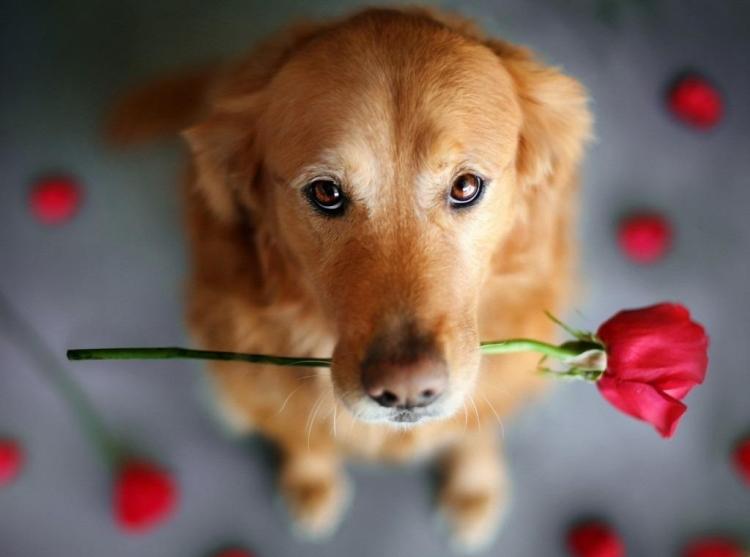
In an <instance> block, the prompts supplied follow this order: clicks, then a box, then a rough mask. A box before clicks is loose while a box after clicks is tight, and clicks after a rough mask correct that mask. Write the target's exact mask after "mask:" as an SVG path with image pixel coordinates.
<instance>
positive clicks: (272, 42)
mask: <svg viewBox="0 0 750 557" xmlns="http://www.w3.org/2000/svg"><path fill="white" fill-rule="evenodd" d="M326 27H327V25H322V24H317V23H300V24H297V25H293V26H291V27H289V28H288V29H286V30H285V31H283V32H281V33H279V34H277V35H276V36H274V37H272V38H271V39H269V40H266V41H264V42H262V43H260V44H258V45H257V46H256V48H255V49H254V51H253V52H251V53H250V55H249V56H248V57H247V58H246V59H244V60H243V61H241V62H240V63H238V64H235V65H233V66H230V67H227V68H226V69H225V70H224V71H223V72H221V73H222V76H221V77H220V78H218V79H217V82H216V83H214V84H213V86H212V87H211V90H210V91H209V93H208V95H209V97H210V98H209V99H208V104H209V109H208V110H207V116H206V118H205V120H203V121H202V122H200V123H198V124H196V125H194V126H193V127H191V128H189V129H187V130H185V131H184V132H183V133H182V136H183V137H184V138H185V140H186V141H187V143H188V145H189V146H190V149H191V151H192V153H193V157H194V161H195V164H194V168H195V171H196V173H197V176H196V184H197V188H198V191H199V192H200V193H201V194H202V195H203V196H204V197H205V200H206V203H207V204H208V206H209V207H210V208H211V210H212V211H213V213H214V214H215V216H216V217H217V218H218V219H220V220H221V221H223V222H228V223H231V222H233V221H234V220H236V219H237V217H238V216H239V212H240V207H239V202H245V203H252V202H253V201H254V200H253V188H257V187H258V184H257V183H255V178H256V171H257V169H258V168H259V166H258V165H259V162H260V158H261V153H260V152H259V151H260V150H259V149H257V148H255V146H254V144H255V122H256V121H257V119H258V117H259V116H260V112H261V110H262V104H263V100H262V99H263V91H264V90H265V87H266V85H267V84H268V83H269V82H270V81H271V79H273V77H274V75H276V73H277V71H278V70H279V68H281V66H283V65H284V63H285V62H286V61H287V60H288V59H289V58H290V56H291V55H292V54H293V53H294V52H295V51H297V50H298V49H299V48H301V47H302V46H303V45H304V44H305V43H307V42H308V41H310V40H312V39H313V38H314V37H315V36H317V35H318V34H319V33H320V32H321V31H322V30H324V29H325V28H326Z"/></svg>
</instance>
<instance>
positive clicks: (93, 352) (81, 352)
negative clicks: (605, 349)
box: [67, 338, 581, 367]
mask: <svg viewBox="0 0 750 557" xmlns="http://www.w3.org/2000/svg"><path fill="white" fill-rule="evenodd" d="M480 350H481V351H482V353H484V354H505V353H509V352H539V353H541V354H544V355H545V356H550V357H552V358H558V359H565V358H570V357H574V356H577V355H578V354H580V353H581V349H580V348H575V347H571V346H565V345H563V346H556V345H554V344H548V343H546V342H541V341H538V340H531V339H526V338H518V339H511V340H500V341H489V342H483V343H481V345H480ZM67 355H68V359H69V360H169V359H190V360H220V361H234V362H248V363H253V364H270V365H277V366H292V367H330V366H331V360H330V359H329V358H293V357H288V356H269V355H266V354H241V353H237V352H219V351H215V350H191V349H189V348H180V347H177V346H170V347H163V348H81V349H77V350H68V353H67Z"/></svg>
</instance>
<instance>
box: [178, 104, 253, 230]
mask: <svg viewBox="0 0 750 557" xmlns="http://www.w3.org/2000/svg"><path fill="white" fill-rule="evenodd" d="M182 136H183V137H184V138H185V140H186V141H187V143H188V145H189V147H190V150H191V151H192V153H193V160H194V169H195V173H196V176H195V182H194V183H195V187H196V188H197V189H198V191H199V192H200V193H201V194H202V196H203V198H204V199H205V201H206V204H207V205H208V207H209V208H210V209H211V211H212V213H213V214H214V216H216V217H217V218H218V219H219V220H220V221H222V222H224V223H226V224H229V223H233V222H235V221H236V220H237V218H238V217H239V205H238V204H239V201H240V196H241V195H242V194H243V193H244V192H243V191H242V190H243V184H246V185H247V188H248V189H249V188H250V187H251V186H252V183H251V182H252V178H253V177H254V173H255V172H254V167H255V163H256V161H255V157H254V154H253V149H252V139H253V131H252V123H251V122H249V121H248V118H247V116H244V117H242V118H240V117H239V116H238V115H234V114H214V115H213V116H211V117H210V118H209V119H208V120H206V121H205V122H203V123H201V124H198V125H196V126H193V127H192V128H189V129H187V130H185V131H183V132H182Z"/></svg>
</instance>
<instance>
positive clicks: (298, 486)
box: [110, 9, 591, 547]
mask: <svg viewBox="0 0 750 557" xmlns="http://www.w3.org/2000/svg"><path fill="white" fill-rule="evenodd" d="M181 86H184V87H185V88H187V89H189V90H187V91H186V94H185V96H182V97H181V96H180V95H178V94H176V92H177V91H179V90H180V89H181ZM165 105H168V106H165ZM188 122H192V123H191V124H190V126H189V129H187V131H185V132H184V136H185V138H186V139H187V141H188V143H189V145H190V147H191V150H192V153H193V158H194V164H193V170H192V173H191V176H190V179H189V181H188V185H187V187H186V190H185V193H186V196H185V197H186V208H187V224H188V229H189V233H190V246H191V252H192V261H193V272H192V276H191V279H190V286H189V323H190V327H191V329H192V331H193V333H194V335H195V337H196V339H197V340H198V341H199V343H200V344H201V345H202V346H203V347H205V348H211V349H221V350H234V351H242V352H264V353H275V354H285V355H298V356H318V357H326V356H330V355H331V354H333V357H334V364H333V367H332V369H331V370H330V371H328V370H320V369H318V370H313V369H307V370H304V369H292V368H278V367H251V366H247V365H243V364H235V363H218V364H212V365H211V366H210V375H211V377H212V379H213V383H214V384H215V387H216V395H217V397H218V399H219V401H220V407H221V408H222V410H223V412H224V413H225V414H226V416H227V418H228V419H229V420H230V421H231V423H232V424H234V426H235V427H236V428H237V429H239V430H240V431H244V432H250V431H258V432H260V433H262V434H263V435H264V436H266V437H268V438H270V439H271V440H273V441H274V443H275V444H276V445H277V446H278V447H279V449H280V451H281V454H282V464H281V470H280V488H281V490H282V492H283V494H284V496H285V498H286V501H287V503H288V507H289V510H290V513H291V515H292V517H293V519H294V521H295V524H296V526H297V527H298V528H299V529H300V530H302V531H304V532H306V533H308V534H313V535H319V534H322V533H325V532H327V531H329V530H330V529H332V528H333V527H334V526H335V525H336V524H337V522H338V520H339V519H340V517H341V514H342V511H343V510H344V503H345V500H346V494H347V487H346V485H347V484H346V480H345V478H344V476H343V472H342V467H341V462H342V458H343V457H344V456H346V455H355V456H359V457H364V458H368V459H387V460H392V461H403V460H409V459H414V458H418V457H423V456H429V455H433V454H437V455H438V456H439V457H440V462H441V463H442V478H443V480H442V487H441V491H440V495H439V505H440V510H441V511H442V513H443V515H444V516H445V518H446V519H447V520H448V523H449V525H450V526H451V529H452V532H453V535H454V537H455V539H456V540H457V541H458V542H460V543H461V544H462V545H463V546H465V547H476V546H478V545H480V544H482V543H485V542H486V541H487V540H488V539H489V537H490V535H491V534H492V532H493V531H494V526H495V524H496V522H497V520H498V517H499V515H500V511H501V510H502V508H503V504H504V498H505V496H506V486H505V479H504V475H503V467H502V462H501V461H500V458H499V454H498V453H499V450H498V447H497V446H496V445H497V424H498V422H499V420H500V419H502V418H503V417H505V416H507V415H508V414H509V413H510V412H511V411H512V410H513V409H514V408H515V407H517V406H518V405H519V404H521V403H522V402H523V401H524V400H526V399H527V398H528V397H529V396H530V395H532V394H533V393H534V392H535V391H536V390H538V389H539V388H540V384H541V381H540V380H539V379H538V378H537V376H536V374H534V373H533V369H534V367H535V364H536V358H535V357H534V356H528V355H513V356H494V357H485V358H481V360H480V355H479V353H478V343H479V340H480V339H481V340H489V339H500V338H508V337H519V336H528V337H534V338H539V339H550V338H551V337H552V336H553V330H552V326H551V324H550V322H549V320H548V319H547V318H546V317H545V316H544V313H543V310H545V309H548V310H551V311H556V312H559V311H561V306H562V303H563V302H564V299H565V296H566V292H567V287H568V282H569V273H570V258H571V253H570V252H571V246H570V244H571V240H570V225H571V220H572V219H573V210H574V207H575V189H576V185H575V182H576V170H577V166H578V164H579V161H580V159H581V156H582V151H583V146H584V144H585V141H586V139H587V138H588V136H589V133H590V125H591V124H590V122H591V118H590V115H589V112H588V110H587V107H586V94H585V91H584V90H583V88H582V87H581V86H580V85H579V84H578V83H577V82H576V81H574V80H573V79H571V78H569V77H567V76H565V75H563V74H561V73H560V72H559V71H557V70H556V69H553V68H549V67H546V66H544V65H542V64H540V63H539V62H538V61H536V59H535V58H534V57H533V56H532V55H531V53H530V52H529V51H527V50H525V49H523V48H519V47H516V46H513V45H511V44H508V43H505V42H502V41H499V40H495V39H488V38H485V37H484V36H483V35H482V34H481V32H480V31H479V30H478V29H477V28H476V27H475V26H473V25H472V24H471V23H469V22H467V21H464V20H462V19H460V18H457V17H455V16H448V15H445V14H441V13H436V12H433V11H427V10H422V9H406V10H392V9H382V10H379V9H371V10H366V11H364V12H361V13H358V14H355V15H354V16H352V17H349V18H346V19H342V20H339V21H335V22H332V23H327V24H320V25H303V26H298V27H295V28H292V29H290V30H288V31H286V32H284V33H282V34H280V35H279V36H277V37H274V38H273V39H272V40H270V41H268V42H266V43H264V44H261V45H260V46H259V47H258V48H256V50H255V51H254V52H253V53H252V54H251V55H250V56H248V57H247V58H246V59H245V60H244V61H242V62H240V63H238V64H234V65H231V66H228V67H226V68H217V69H212V70H208V71H202V72H196V73H194V74H191V75H189V76H186V77H185V81H184V82H182V83H181V82H180V81H179V79H177V80H166V81H163V82H161V83H158V84H155V85H153V86H150V87H148V88H146V89H143V90H141V91H138V92H136V93H135V94H133V95H132V96H130V97H129V98H127V99H125V101H124V102H123V103H122V104H121V105H120V107H119V108H118V110H117V111H116V113H115V117H114V119H113V121H112V122H111V125H110V130H111V133H110V137H112V138H113V139H114V140H116V141H119V142H127V141H130V140H134V139H138V138H140V137H142V136H147V135H149V134H152V133H158V132H161V131H165V130H168V129H169V128H170V125H171V126H173V127H179V126H183V125H187V123H188ZM466 170H475V171H480V172H481V173H482V174H483V175H485V176H486V177H488V179H489V185H488V187H487V191H486V194H485V196H484V198H483V199H482V200H481V202H479V203H478V204H477V206H475V207H472V208H471V209H470V210H468V211H462V214H460V215H458V214H452V213H451V212H450V211H448V210H446V206H445V204H444V203H443V202H442V201H441V200H443V199H444V197H443V195H444V192H446V191H447V189H446V188H448V189H449V187H450V186H449V185H450V182H451V178H452V177H453V176H455V175H456V173H457V172H460V171H466ZM320 175H327V176H335V177H336V178H337V179H338V180H339V181H340V182H341V183H342V184H344V186H345V187H346V188H348V190H347V193H348V194H349V195H350V197H351V198H352V199H353V202H352V204H351V207H350V209H349V210H348V212H347V215H346V217H344V218H342V219H336V220H334V219H328V218H325V217H321V216H320V215H318V214H316V213H315V212H314V211H312V210H311V208H310V205H309V204H308V203H306V201H305V199H304V198H303V196H302V195H301V194H300V189H301V187H302V186H303V185H304V184H305V183H307V182H308V181H309V180H311V179H312V178H314V177H316V176H320ZM404 318H408V319H409V320H411V321H413V322H416V323H418V324H419V326H420V327H421V328H423V329H425V330H429V331H430V332H431V333H433V334H434V335H435V337H436V338H437V339H438V343H439V345H440V347H441V349H442V350H443V352H444V354H445V358H446V361H447V363H448V369H449V376H450V381H449V384H450V391H449V392H447V393H446V394H445V396H444V397H441V404H442V405H440V406H439V412H438V415H437V416H436V418H437V419H434V420H432V421H429V422H425V423H420V424H417V425H416V426H415V427H411V428H408V429H406V428H399V427H395V426H394V425H392V424H388V423H382V421H379V420H380V417H379V415H378V414H377V409H375V408H373V407H371V406H368V402H367V401H366V397H364V395H363V393H362V388H361V379H360V372H359V364H360V363H361V361H362V358H363V357H364V354H365V351H366V349H367V346H368V345H369V343H370V342H371V341H372V339H373V338H374V337H375V336H376V335H378V334H379V333H380V332H382V331H383V330H387V329H388V328H389V327H392V326H394V323H396V322H398V321H399V320H400V319H404ZM443 399H444V400H443ZM370 404H372V403H371V402H370ZM436 412H437V411H436Z"/></svg>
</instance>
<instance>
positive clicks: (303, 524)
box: [279, 441, 350, 539]
mask: <svg viewBox="0 0 750 557" xmlns="http://www.w3.org/2000/svg"><path fill="white" fill-rule="evenodd" d="M279 484H280V489H281V492H282V495H283V496H284V498H285V500H286V504H287V507H288V509H289V513H290V515H291V518H292V520H293V522H294V527H295V530H296V531H297V532H298V533H299V534H301V535H303V536H305V537H307V538H313V539H315V538H322V537H325V536H327V535H328V534H331V533H332V532H333V531H334V530H335V529H336V527H337V526H338V524H339V522H340V520H341V518H342V516H343V514H344V511H345V510H346V508H347V505H348V503H349V499H350V486H349V483H348V481H347V479H346V475H345V472H344V470H343V464H342V462H341V459H340V457H339V455H338V454H337V452H336V448H335V446H334V445H333V444H332V443H327V442H323V443H321V442H316V441H312V442H311V444H310V446H309V447H308V446H307V444H303V445H301V446H296V447H291V446H286V447H283V448H282V462H281V470H280V476H279Z"/></svg>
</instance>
